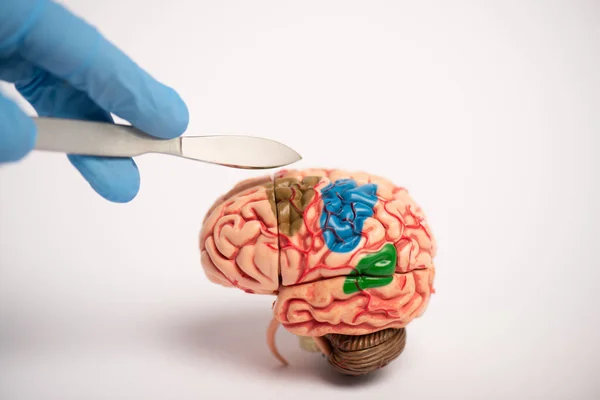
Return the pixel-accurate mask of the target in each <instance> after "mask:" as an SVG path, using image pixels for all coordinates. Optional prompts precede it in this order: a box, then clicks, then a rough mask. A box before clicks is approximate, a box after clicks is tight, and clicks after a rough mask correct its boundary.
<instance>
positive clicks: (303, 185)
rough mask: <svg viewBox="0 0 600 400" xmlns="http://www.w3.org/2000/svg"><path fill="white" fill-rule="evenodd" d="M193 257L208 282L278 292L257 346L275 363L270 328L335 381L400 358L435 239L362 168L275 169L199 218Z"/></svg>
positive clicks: (412, 206) (403, 201) (426, 281)
mask: <svg viewBox="0 0 600 400" xmlns="http://www.w3.org/2000/svg"><path fill="white" fill-rule="evenodd" d="M200 250H201V261H202V266H203V268H204V271H205V273H206V275H207V277H208V279H209V280H210V281H211V282H214V283H216V284H219V285H222V286H224V287H235V288H238V289H241V290H243V291H245V292H247V293H251V294H257V295H273V296H277V297H276V299H275V302H274V304H273V314H272V320H271V323H270V324H269V327H268V329H267V343H268V346H269V348H270V349H271V352H272V354H273V355H274V356H275V357H276V358H277V359H279V361H280V362H281V363H283V364H285V365H287V364H288V361H287V360H286V359H285V358H284V357H283V356H282V355H281V354H280V353H279V351H278V350H277V347H276V346H275V334H276V331H277V329H278V327H279V326H283V327H284V328H285V329H286V330H287V331H289V332H291V333H292V334H294V335H296V336H297V337H298V341H299V344H300V347H301V348H302V349H303V350H306V351H307V352H311V353H316V354H321V355H322V356H323V358H325V359H326V360H327V361H328V363H329V365H330V366H332V367H333V369H334V370H335V371H337V372H340V373H341V374H343V375H351V376H359V375H366V374H369V373H371V372H373V371H376V370H379V369H381V368H383V367H385V366H386V365H388V364H389V363H390V362H392V361H393V360H395V359H396V358H397V357H398V356H399V355H400V354H401V353H402V352H403V350H404V348H405V345H406V337H407V336H406V326H407V325H408V324H409V323H410V322H411V321H412V320H413V319H415V318H417V317H420V316H421V315H422V314H423V313H424V312H425V310H426V308H427V305H428V302H429V299H430V296H431V294H432V293H434V289H433V281H434V276H435V266H434V262H433V259H434V257H435V253H436V242H435V239H434V236H433V234H432V232H431V230H430V228H429V225H428V223H427V220H426V218H425V215H424V213H423V211H422V209H421V208H420V207H419V206H418V204H417V203H416V202H415V201H414V200H413V199H412V197H411V196H410V195H409V194H408V191H407V190H406V189H404V188H402V187H398V186H395V185H394V184H393V183H392V182H390V181H388V180H387V179H385V178H382V177H378V176H374V175H370V174H367V173H359V172H348V171H342V170H326V169H309V170H282V171H279V172H278V173H276V174H275V175H274V176H273V177H270V176H265V177H259V178H253V179H249V180H246V181H243V182H240V183H238V184H237V185H236V186H235V187H234V188H233V189H232V190H231V191H230V192H229V193H226V194H225V195H224V196H222V197H221V198H219V199H218V200H217V201H216V202H215V203H214V205H213V206H212V207H211V208H210V210H209V211H208V212H207V215H206V217H205V219H204V223H203V226H202V230H201V234H200ZM248 322H249V323H250V325H246V326H247V327H248V328H244V329H245V330H246V329H250V328H249V327H250V326H256V325H257V322H256V320H254V321H248ZM224 333H225V332H224V331H221V332H215V334H216V335H219V334H221V335H223V334H224ZM257 348H258V346H257ZM253 351H255V350H253Z"/></svg>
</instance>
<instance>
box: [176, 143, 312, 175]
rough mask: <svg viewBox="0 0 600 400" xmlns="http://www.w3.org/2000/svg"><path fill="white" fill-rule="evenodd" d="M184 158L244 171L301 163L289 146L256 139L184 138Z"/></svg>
mask: <svg viewBox="0 0 600 400" xmlns="http://www.w3.org/2000/svg"><path fill="white" fill-rule="evenodd" d="M181 156H182V157H185V158H190V159H194V160H199V161H204V162H208V163H212V164H219V165H224V166H227V167H233V168H243V169H268V168H277V167H282V166H284V165H288V164H291V163H294V162H296V161H300V160H301V159H302V157H301V156H300V154H298V153H297V152H296V151H294V150H293V149H291V148H289V147H288V146H286V145H284V144H282V143H279V142H276V141H274V140H270V139H265V138H259V137H254V136H223V135H222V136H183V137H182V138H181Z"/></svg>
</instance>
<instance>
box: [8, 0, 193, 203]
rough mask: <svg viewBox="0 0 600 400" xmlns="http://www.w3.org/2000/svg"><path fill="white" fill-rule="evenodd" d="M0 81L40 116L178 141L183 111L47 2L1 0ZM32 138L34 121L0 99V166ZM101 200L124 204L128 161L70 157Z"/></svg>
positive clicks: (132, 171)
mask: <svg viewBox="0 0 600 400" xmlns="http://www.w3.org/2000/svg"><path fill="white" fill-rule="evenodd" d="M0 80H4V81H7V82H11V83H14V84H15V87H16V88H17V90H18V91H19V92H20V93H21V94H22V95H23V97H24V98H25V99H26V100H27V101H28V102H29V103H31V105H32V106H33V107H34V108H35V110H36V111H37V113H38V115H39V116H51V117H60V118H73V119H87V120H95V121H110V122H113V121H112V118H111V116H110V113H113V114H114V115H117V116H119V117H120V118H123V119H124V120H126V121H129V122H130V123H131V124H132V125H133V126H135V127H137V128H138V129H140V130H142V131H144V132H146V133H148V134H150V135H152V136H155V137H159V138H163V139H167V138H174V137H177V136H179V135H181V134H182V133H183V132H184V131H185V130H186V128H187V125H188V117H189V115H188V110H187V108H186V106H185V104H184V103H183V101H182V100H181V98H180V97H179V96H178V94H177V93H176V92H175V91H173V90H172V89H171V88H169V87H166V86H164V85H162V84H161V83H159V82H157V81H156V80H154V79H153V78H152V77H151V76H150V75H148V73H146V72H145V71H144V70H142V69H141V68H140V67H138V66H137V65H136V64H135V63H134V62H133V61H132V60H131V59H129V58H128V57H127V56H126V55H125V54H123V53H122V52H121V51H120V50H119V49H118V48H116V47H115V46H114V45H112V44H111V43H110V42H108V41H107V40H106V39H105V38H104V37H103V36H101V34H99V33H98V31H97V30H96V29H95V28H93V27H92V26H90V25H88V24H87V23H86V22H84V21H83V20H82V19H80V18H78V17H76V16H74V15H73V14H71V13H70V12H69V11H67V10H66V9H65V8H63V7H62V6H60V5H58V4H56V3H54V2H51V1H49V0H0ZM35 140H36V127H35V124H34V122H33V120H32V119H31V118H30V117H28V116H27V115H26V114H25V113H23V111H22V110H21V109H20V108H19V107H18V106H17V105H16V104H14V103H13V102H12V101H10V100H9V99H7V98H5V97H2V96H1V95H0V163H3V162H12V161H18V160H20V159H22V158H23V157H24V156H25V155H27V154H28V153H29V151H31V150H32V148H33V146H34V144H35ZM68 158H69V160H70V161H71V163H72V164H73V165H74V166H75V168H77V169H78V170H79V172H80V173H81V175H82V176H83V177H84V178H85V179H86V180H87V181H88V182H89V184H90V185H91V186H92V188H93V189H94V190H95V191H96V192H97V193H98V194H100V195H101V196H102V197H104V198H106V199H107V200H110V201H113V202H128V201H130V200H132V199H133V198H134V197H135V196H136V195H137V193H138V190H139V186H140V176H139V172H138V169H137V166H136V164H135V163H134V161H133V160H132V159H130V158H125V159H121V158H119V159H115V158H113V159H110V158H103V157H90V156H76V155H68Z"/></svg>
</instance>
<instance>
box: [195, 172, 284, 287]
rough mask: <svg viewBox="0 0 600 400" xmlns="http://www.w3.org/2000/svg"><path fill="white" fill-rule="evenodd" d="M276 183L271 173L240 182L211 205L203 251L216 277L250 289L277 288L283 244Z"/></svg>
mask: <svg viewBox="0 0 600 400" xmlns="http://www.w3.org/2000/svg"><path fill="white" fill-rule="evenodd" d="M272 187H273V184H272V179H271V178H270V177H260V178H253V179H249V180H246V181H243V182H240V183H239V184H238V185H236V186H235V187H234V188H233V189H232V190H231V191H230V192H228V193H226V194H225V195H224V196H222V197H221V198H219V199H218V200H217V201H216V202H215V204H214V205H213V206H212V207H211V209H210V210H209V211H208V213H207V215H206V217H205V220H204V223H203V225H202V230H201V233H200V251H201V260H202V266H203V268H204V271H205V273H206V275H207V277H208V279H209V280H210V281H211V282H214V283H217V284H220V285H223V286H226V287H237V288H239V289H242V290H245V291H247V292H249V293H260V294H271V293H276V292H277V289H278V287H279V263H278V261H279V248H278V239H277V235H278V231H277V218H276V215H275V213H274V212H273V209H272V207H273V204H274V203H275V200H274V197H273V190H272Z"/></svg>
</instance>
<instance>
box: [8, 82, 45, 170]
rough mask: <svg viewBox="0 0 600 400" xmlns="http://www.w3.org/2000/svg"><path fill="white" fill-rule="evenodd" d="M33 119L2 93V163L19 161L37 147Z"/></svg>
mask: <svg viewBox="0 0 600 400" xmlns="http://www.w3.org/2000/svg"><path fill="white" fill-rule="evenodd" d="M36 137H37V128H36V125H35V123H34V122H33V119H31V117H29V116H28V115H27V114H25V112H24V111H23V110H22V109H21V108H20V107H19V106H18V105H17V104H16V103H15V102H14V101H12V100H10V99H8V98H6V97H5V96H3V95H2V94H1V93H0V163H4V162H14V161H19V160H21V159H22V158H23V157H25V156H26V155H27V154H28V153H29V152H30V151H31V150H33V147H34V146H35V140H36Z"/></svg>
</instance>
